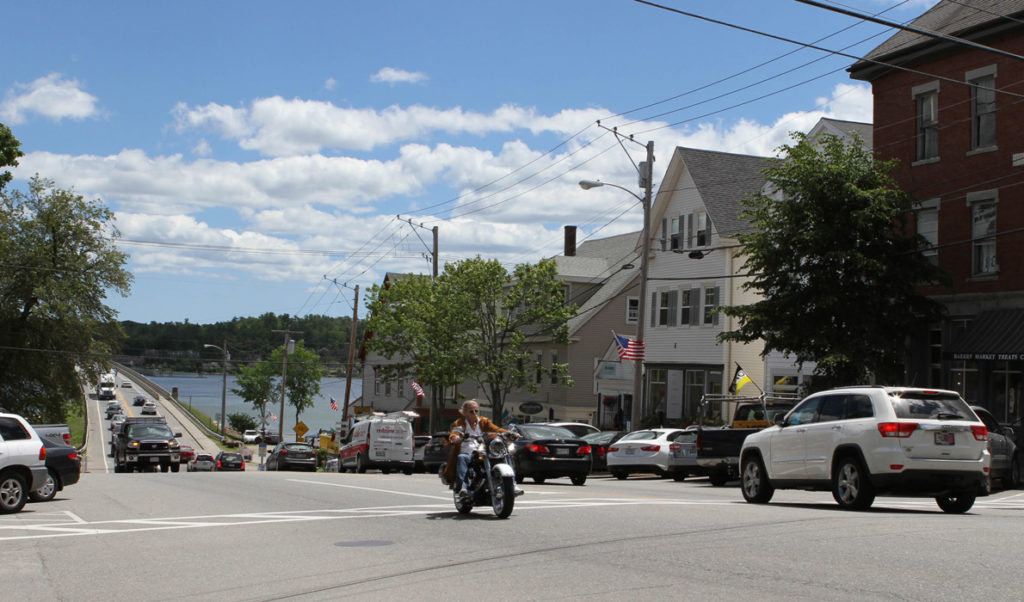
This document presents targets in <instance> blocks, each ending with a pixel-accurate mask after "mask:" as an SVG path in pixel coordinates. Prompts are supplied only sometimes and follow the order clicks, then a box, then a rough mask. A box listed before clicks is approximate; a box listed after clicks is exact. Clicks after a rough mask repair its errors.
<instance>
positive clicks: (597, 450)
mask: <svg viewBox="0 0 1024 602" xmlns="http://www.w3.org/2000/svg"><path fill="white" fill-rule="evenodd" d="M625 434H626V431H601V432H598V433H590V434H589V435H583V436H582V437H580V438H581V439H583V440H584V441H586V442H587V443H589V444H590V459H591V463H590V472H604V471H606V470H608V459H607V458H605V455H606V454H607V453H608V446H609V445H611V444H612V443H615V442H616V441H618V440H619V439H621V438H622V436H623V435H625Z"/></svg>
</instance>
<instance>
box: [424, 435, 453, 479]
mask: <svg viewBox="0 0 1024 602" xmlns="http://www.w3.org/2000/svg"><path fill="white" fill-rule="evenodd" d="M447 461H448V431H441V432H438V433H434V434H433V435H431V436H430V440H429V441H427V444H426V445H424V446H423V469H424V470H426V471H427V472H429V473H432V474H437V471H438V470H440V468H441V466H442V465H443V464H444V463H445V462H447Z"/></svg>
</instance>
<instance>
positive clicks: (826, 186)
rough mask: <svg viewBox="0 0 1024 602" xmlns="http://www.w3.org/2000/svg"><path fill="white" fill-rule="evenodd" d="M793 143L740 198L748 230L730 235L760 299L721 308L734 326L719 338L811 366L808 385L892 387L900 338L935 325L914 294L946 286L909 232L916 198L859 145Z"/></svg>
mask: <svg viewBox="0 0 1024 602" xmlns="http://www.w3.org/2000/svg"><path fill="white" fill-rule="evenodd" d="M792 136H793V139H794V140H795V142H796V143H795V144H794V145H792V146H789V145H787V146H784V147H783V148H782V151H783V155H782V157H781V158H780V159H777V160H776V161H775V164H774V165H773V166H772V167H769V168H768V169H766V170H765V174H766V176H767V179H768V186H767V187H766V188H765V190H763V191H762V193H761V194H758V195H755V196H753V197H751V198H750V199H747V200H746V201H745V205H746V207H747V210H746V211H745V212H744V216H745V217H746V218H747V219H749V220H750V223H751V225H752V226H753V229H752V230H751V231H749V232H746V233H743V234H739V235H738V236H737V238H738V240H739V242H740V243H741V244H742V245H744V246H743V248H742V250H741V251H740V255H741V256H742V257H745V258H746V260H745V263H744V266H743V267H744V269H745V270H746V271H747V273H748V274H749V275H750V278H749V280H748V281H746V282H745V283H744V284H743V288H744V290H747V291H754V292H756V293H757V294H758V295H759V297H760V300H759V301H757V302H755V303H752V304H749V305H737V306H732V307H723V308H722V309H721V311H723V312H724V313H725V314H727V315H730V316H733V317H735V318H737V320H738V323H739V328H738V329H736V330H733V331H732V332H725V333H722V334H721V335H719V339H720V340H721V341H738V342H744V343H749V342H754V341H758V340H763V341H764V344H765V349H764V353H768V352H769V351H772V350H778V351H781V352H783V353H788V354H791V355H792V356H793V357H794V358H795V359H796V360H797V361H798V362H800V363H803V362H816V363H817V368H816V375H818V378H816V379H815V387H816V388H817V387H828V386H833V385H839V384H858V383H864V382H867V381H868V379H869V378H870V377H872V376H874V377H875V378H876V380H878V381H880V382H898V381H901V380H902V378H903V375H902V366H903V362H904V359H905V341H906V340H907V339H908V338H909V337H911V336H912V335H914V334H916V333H918V332H919V331H920V329H921V328H922V326H923V325H924V324H926V323H928V322H929V321H934V320H936V319H938V318H939V317H940V316H941V306H940V305H939V304H938V303H936V302H935V301H933V300H931V299H929V298H927V297H925V296H924V295H922V294H920V293H919V292H918V291H917V290H916V287H917V286H919V285H922V284H930V283H940V282H947V281H948V279H947V277H946V276H945V275H944V273H943V272H942V271H941V270H939V269H938V268H937V267H936V266H935V265H933V264H931V263H930V262H929V261H928V260H927V259H926V258H925V257H924V256H923V255H922V253H921V250H922V249H923V248H924V247H925V245H926V244H927V241H925V239H924V238H923V237H920V236H917V235H909V234H908V233H907V232H908V228H907V216H908V215H909V214H910V212H911V211H912V210H913V209H914V207H915V201H914V200H913V199H912V198H910V196H909V195H907V194H906V193H905V192H903V191H902V190H900V189H899V188H897V186H896V184H895V182H894V181H893V179H892V178H891V176H890V173H891V171H892V169H893V167H894V166H895V162H894V161H889V162H882V161H876V160H874V158H873V156H872V154H871V151H870V150H867V149H865V148H864V147H863V146H862V144H861V143H860V141H859V140H857V141H855V142H852V143H844V141H843V140H842V139H840V138H837V137H835V136H823V137H821V138H816V139H814V140H811V139H808V138H807V137H806V136H804V135H803V134H792Z"/></svg>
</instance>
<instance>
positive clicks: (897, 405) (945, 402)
mask: <svg viewBox="0 0 1024 602" xmlns="http://www.w3.org/2000/svg"><path fill="white" fill-rule="evenodd" d="M889 399H890V401H891V402H892V407H893V410H895V411H896V417H897V418H916V419H933V420H972V421H973V420H977V418H976V417H975V415H974V412H972V411H971V408H969V407H968V406H967V403H966V402H964V400H963V399H961V398H960V396H959V395H955V394H952V395H951V394H949V393H925V392H923V391H922V392H918V391H907V392H903V393H902V394H900V393H897V394H895V395H893V396H892V397H890V398H889Z"/></svg>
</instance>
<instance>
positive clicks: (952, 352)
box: [944, 309, 1024, 361]
mask: <svg viewBox="0 0 1024 602" xmlns="http://www.w3.org/2000/svg"><path fill="white" fill-rule="evenodd" d="M944 355H945V356H946V357H947V358H948V359H953V360H990V361H1018V360H1024V309H998V310H991V311H983V312H981V313H980V314H978V318H977V319H976V320H974V322H972V323H971V325H970V326H968V327H967V330H965V331H964V332H963V334H961V335H960V336H959V337H958V338H957V339H956V340H955V341H953V344H952V345H950V346H949V347H948V348H947V349H946V353H945V354H944Z"/></svg>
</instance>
